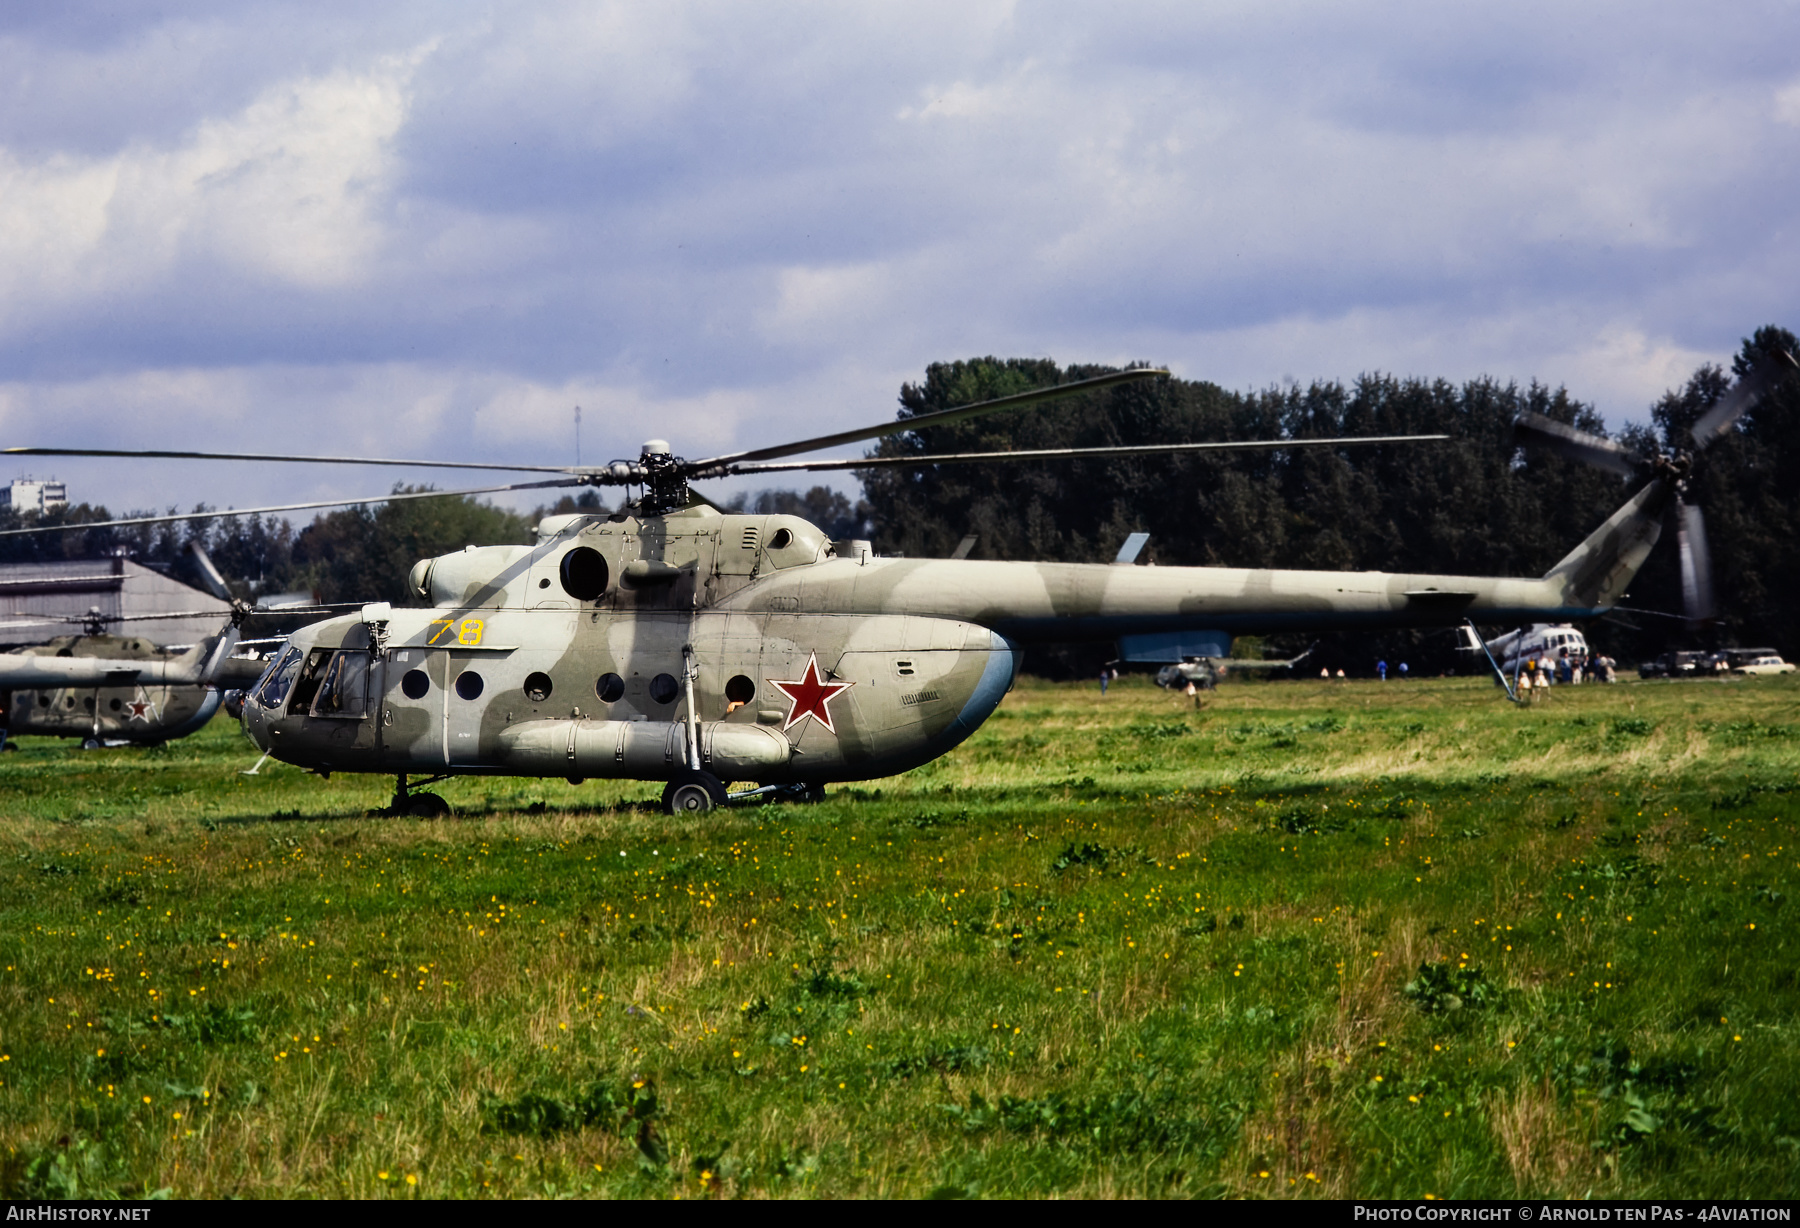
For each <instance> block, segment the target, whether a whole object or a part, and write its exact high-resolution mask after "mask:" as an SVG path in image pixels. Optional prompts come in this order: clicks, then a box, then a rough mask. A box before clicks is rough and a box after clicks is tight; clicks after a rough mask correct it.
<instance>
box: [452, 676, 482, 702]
mask: <svg viewBox="0 0 1800 1228" xmlns="http://www.w3.org/2000/svg"><path fill="white" fill-rule="evenodd" d="M456 693H457V694H458V695H461V696H462V697H463V698H464V699H480V698H481V675H480V674H478V673H476V672H475V671H474V670H468V671H466V672H464V673H461V674H458V675H457V676H456Z"/></svg>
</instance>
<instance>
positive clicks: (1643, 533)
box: [1544, 480, 1672, 611]
mask: <svg viewBox="0 0 1800 1228" xmlns="http://www.w3.org/2000/svg"><path fill="white" fill-rule="evenodd" d="M1671 493H1672V491H1671V489H1670V487H1669V485H1668V483H1666V482H1663V481H1660V480H1658V481H1655V482H1652V483H1650V485H1648V486H1646V487H1644V489H1642V490H1640V491H1638V493H1637V494H1636V495H1634V496H1633V497H1632V499H1631V501H1630V502H1628V503H1627V504H1626V505H1625V506H1624V507H1622V508H1620V509H1619V510H1618V511H1616V512H1614V513H1613V514H1612V515H1611V516H1609V517H1607V519H1606V523H1605V524H1603V525H1601V526H1600V527H1599V528H1597V529H1595V530H1594V531H1593V532H1592V533H1590V534H1588V537H1587V540H1586V541H1584V542H1582V543H1581V544H1580V545H1579V546H1577V547H1575V549H1573V550H1571V551H1569V553H1568V555H1567V557H1565V558H1564V559H1563V560H1562V562H1560V563H1558V564H1557V565H1556V566H1554V567H1552V568H1551V569H1550V570H1549V571H1548V572H1546V573H1545V574H1544V579H1546V580H1552V581H1556V582H1558V583H1560V585H1561V587H1562V604H1563V607H1564V608H1565V609H1569V610H1593V611H1600V610H1605V609H1608V608H1610V607H1611V606H1612V605H1614V604H1615V603H1616V602H1617V601H1618V600H1619V598H1621V597H1623V596H1624V595H1625V589H1626V588H1627V586H1629V585H1630V584H1631V581H1632V579H1633V578H1635V577H1636V575H1637V573H1638V568H1640V567H1642V566H1643V565H1644V560H1645V559H1646V558H1648V557H1649V556H1650V550H1651V548H1652V547H1653V546H1655V545H1656V539H1657V538H1658V537H1660V536H1662V523H1663V509H1664V508H1665V507H1666V506H1667V505H1668V502H1669V497H1670V495H1671Z"/></svg>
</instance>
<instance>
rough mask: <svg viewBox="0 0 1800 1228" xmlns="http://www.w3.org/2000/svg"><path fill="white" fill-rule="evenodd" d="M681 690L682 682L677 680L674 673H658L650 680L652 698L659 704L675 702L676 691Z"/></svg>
mask: <svg viewBox="0 0 1800 1228" xmlns="http://www.w3.org/2000/svg"><path fill="white" fill-rule="evenodd" d="M680 690H681V684H680V683H678V682H676V681H675V675H674V674H658V675H657V676H656V677H654V678H652V679H651V680H650V698H651V699H654V700H655V701H656V702H657V703H659V704H672V703H674V702H675V695H676V692H678V691H680Z"/></svg>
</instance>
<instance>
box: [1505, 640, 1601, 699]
mask: <svg viewBox="0 0 1800 1228" xmlns="http://www.w3.org/2000/svg"><path fill="white" fill-rule="evenodd" d="M1618 664H1619V663H1618V662H1617V661H1614V660H1613V659H1612V658H1611V657H1594V658H1592V659H1584V658H1582V657H1578V656H1571V655H1570V654H1569V650H1568V649H1567V648H1565V649H1563V650H1562V651H1561V652H1560V653H1558V654H1557V656H1556V657H1555V659H1554V660H1553V659H1551V658H1550V657H1538V658H1534V659H1527V660H1526V661H1525V662H1524V663H1523V664H1522V665H1521V666H1520V667H1519V674H1518V682H1519V692H1520V694H1522V695H1530V694H1531V693H1533V692H1535V691H1540V690H1548V689H1549V688H1550V685H1551V683H1552V682H1555V683H1557V684H1559V685H1564V686H1580V685H1581V684H1582V683H1583V682H1617V681H1618V680H1619V674H1618Z"/></svg>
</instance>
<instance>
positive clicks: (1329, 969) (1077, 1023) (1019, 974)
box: [0, 679, 1800, 1198]
mask: <svg viewBox="0 0 1800 1228" xmlns="http://www.w3.org/2000/svg"><path fill="white" fill-rule="evenodd" d="M1797 699H1800V684H1797V683H1794V682H1790V681H1787V680H1780V679H1770V680H1759V681H1756V682H1750V683H1732V684H1716V683H1672V684H1671V683H1658V684H1636V683H1630V684H1622V685H1619V686H1615V687H1595V686H1590V687H1586V688H1582V689H1580V690H1578V691H1577V690H1568V689H1563V690H1558V691H1556V692H1555V693H1553V694H1552V695H1551V696H1550V697H1549V698H1548V699H1547V701H1545V702H1543V703H1541V704H1540V705H1539V706H1537V707H1534V708H1530V709H1518V708H1513V707H1512V706H1510V705H1508V704H1507V703H1506V702H1505V701H1504V700H1503V699H1502V698H1501V697H1500V696H1499V694H1498V693H1497V691H1496V690H1495V689H1494V688H1493V687H1492V686H1490V685H1488V684H1487V683H1485V682H1480V681H1471V680H1448V681H1416V682H1410V683H1405V684H1401V683H1389V684H1387V685H1386V686H1382V685H1379V684H1375V683H1340V684H1336V685H1333V684H1330V683H1313V682H1303V683H1268V684H1245V685H1233V686H1228V687H1226V688H1224V689H1222V690H1221V691H1220V692H1218V694H1217V696H1216V698H1214V699H1212V700H1211V701H1210V702H1209V705H1208V707H1207V708H1206V709H1205V710H1203V711H1199V712H1196V711H1194V710H1193V709H1192V707H1191V705H1189V703H1188V701H1187V700H1185V699H1184V698H1182V697H1180V696H1173V695H1168V694H1165V693H1163V692H1159V691H1156V690H1155V689H1154V688H1152V687H1149V686H1148V685H1147V684H1144V683H1142V682H1136V681H1132V680H1127V681H1126V682H1124V683H1121V684H1120V685H1119V686H1117V687H1116V688H1115V689H1114V691H1113V693H1112V694H1111V695H1110V696H1109V697H1108V698H1106V699H1104V700H1102V699H1101V698H1100V696H1099V694H1098V691H1097V688H1094V687H1092V686H1088V687H1064V686H1049V685H1043V684H1034V683H1029V682H1028V683H1026V684H1024V685H1022V686H1021V687H1020V688H1019V689H1018V690H1017V691H1016V692H1015V693H1014V694H1012V695H1011V696H1009V697H1008V698H1007V700H1006V703H1005V705H1004V706H1003V707H1002V709H1001V710H1000V712H999V713H997V714H996V716H995V717H994V719H993V720H991V721H990V722H989V723H988V724H987V725H986V726H985V727H984V728H983V729H982V730H981V731H980V732H979V733H978V734H977V736H976V737H975V738H973V739H972V740H971V741H970V742H969V743H967V744H966V745H965V746H963V747H962V748H961V749H959V750H958V751H957V752H956V753H954V754H953V755H951V756H949V757H947V758H946V759H944V760H941V761H939V762H938V763H935V764H932V765H930V766H928V767H927V768H924V769H921V770H920V771H917V772H914V773H911V774H910V775H908V776H906V777H903V778H899V779H895V780H889V781H880V782H872V783H870V784H867V785H863V786H854V787H840V788H835V789H833V790H832V792H831V795H830V797H829V799H828V800H827V801H826V802H825V803H824V804H822V805H818V806H811V807H802V806H791V805H784V806H767V807H760V808H748V809H742V810H733V811H729V812H725V813H722V814H718V815H714V816H710V817H706V818H704V819H687V820H676V819H670V818H667V817H664V816H662V815H661V814H660V813H658V812H657V810H656V809H655V807H654V805H653V799H654V796H655V793H656V790H655V788H654V787H652V786H646V785H630V784H600V783H590V784H588V785H584V786H581V787H579V788H576V787H571V786H569V785H567V784H565V783H563V782H561V781H554V782H540V781H515V780H482V779H469V780H462V781H456V782H452V783H450V784H448V785H446V786H444V787H443V789H442V791H443V793H444V795H445V797H446V798H447V799H448V800H450V801H451V803H452V804H453V805H454V806H455V807H456V808H457V815H456V817H453V818H451V819H447V820H437V821H426V820H416V819H384V818H371V817H368V816H367V812H368V811H369V809H370V808H371V807H374V806H378V805H380V804H381V803H382V802H383V801H384V800H385V796H386V794H387V792H388V791H389V789H390V788H391V783H390V782H386V781H383V780H380V779H373V778H368V779H365V778H355V777H343V776H338V777H335V778H333V779H332V780H330V781H321V780H319V779H317V778H315V777H312V776H309V775H307V774H305V773H302V772H300V771H297V770H296V769H293V768H289V767H282V766H279V765H265V766H264V768H263V770H262V774H260V775H258V776H254V777H250V776H242V775H239V774H238V773H239V770H240V769H242V768H246V767H249V766H250V765H251V763H253V762H254V760H255V754H254V752H252V751H251V749H250V748H249V746H248V744H247V743H246V742H245V741H244V740H243V739H242V737H241V735H239V734H238V733H237V732H236V730H235V728H234V727H232V726H230V725H228V724H225V723H217V724H215V725H214V726H213V727H212V728H210V729H208V730H206V731H205V732H203V733H202V734H200V735H198V736H196V737H194V738H191V739H188V740H187V741H185V742H181V743H177V744H175V745H172V746H170V747H168V748H165V749H162V750H157V751H150V752H145V751H136V750H111V751H101V752H91V753H83V752H80V751H78V750H76V749H74V748H73V747H72V746H70V745H68V744H64V743H55V742H49V741H44V740H32V741H29V742H28V743H27V744H26V745H25V746H24V747H23V749H21V750H20V751H19V752H18V753H16V754H8V755H6V756H4V758H3V759H0V784H3V785H4V787H5V789H6V796H7V797H8V798H9V804H8V805H7V807H6V813H5V817H4V818H0V1196H6V1197H25V1196H31V1197H36V1196H45V1195H71V1196H82V1197H87V1196H97V1197H104V1196H108V1195H111V1194H125V1195H141V1194H144V1193H147V1192H152V1191H157V1190H168V1191H170V1192H171V1193H172V1194H174V1195H176V1196H182V1197H221V1196H234V1195H241V1196H252V1197H293V1196H306V1195H319V1196H328V1197H359V1198H360V1197H407V1196H412V1197H434V1196H442V1197H468V1196H483V1195H493V1196H497V1197H532V1196H545V1197H560V1196H567V1195H582V1194H597V1195H630V1196H682V1197H699V1196H705V1195H709V1194H711V1195H753V1196H777V1197H779V1196H877V1197H911V1196H919V1195H925V1194H932V1193H936V1194H940V1195H947V1196H961V1195H990V1196H1003V1195H1028V1196H1029V1195H1051V1194H1063V1195H1076V1196H1089V1197H1115V1196H1136V1195H1148V1196H1176V1195H1178V1196H1191V1195H1200V1196H1208V1195H1220V1196H1238V1195H1248V1196H1252V1197H1256V1196H1271V1197H1319V1196H1323V1197H1344V1196H1353V1195H1354V1196H1363V1197H1405V1198H1416V1197H1422V1196H1424V1195H1426V1194H1434V1195H1437V1196H1439V1197H1468V1196H1477V1195H1487V1196H1502V1197H1504V1196H1512V1195H1517V1194H1525V1195H1531V1196H1545V1197H1556V1196H1580V1195H1595V1196H1600V1195H1606V1196H1623V1197H1646V1198H1647V1197H1682V1196H1688V1197H1699V1196H1709V1197H1732V1196H1755V1197H1759V1198H1792V1197H1796V1196H1800V1175H1797V1174H1800V1096H1797V1095H1796V1093H1797V1092H1800V1043H1797V1041H1800V943H1797V942H1796V941H1795V938H1794V936H1793V926H1794V918H1795V915H1796V912H1795V910H1796V908H1800V902H1796V900H1795V899H1793V898H1790V897H1795V896H1796V895H1800V891H1797V879H1800V874H1797V870H1800V848H1797V847H1796V845H1795V844H1794V843H1792V841H1793V840H1794V838H1795V831H1794V815H1793V802H1794V799H1795V793H1794V790H1795V789H1796V787H1800V771H1797V769H1800V715H1797V714H1796V700H1797Z"/></svg>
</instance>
